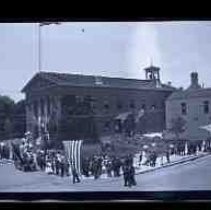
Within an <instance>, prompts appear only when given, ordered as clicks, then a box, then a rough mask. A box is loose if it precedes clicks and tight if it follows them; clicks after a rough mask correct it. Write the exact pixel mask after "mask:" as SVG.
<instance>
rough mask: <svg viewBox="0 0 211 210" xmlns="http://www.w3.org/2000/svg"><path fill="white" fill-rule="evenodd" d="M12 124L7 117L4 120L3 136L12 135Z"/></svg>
mask: <svg viewBox="0 0 211 210" xmlns="http://www.w3.org/2000/svg"><path fill="white" fill-rule="evenodd" d="M12 127H13V125H12V122H11V119H10V118H7V119H6V120H5V122H4V137H5V138H6V139H11V138H12V137H13V135H12V133H13V128H12Z"/></svg>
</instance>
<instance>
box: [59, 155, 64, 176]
mask: <svg viewBox="0 0 211 210" xmlns="http://www.w3.org/2000/svg"><path fill="white" fill-rule="evenodd" d="M60 168H61V177H64V172H65V158H64V156H63V155H62V156H61V162H60Z"/></svg>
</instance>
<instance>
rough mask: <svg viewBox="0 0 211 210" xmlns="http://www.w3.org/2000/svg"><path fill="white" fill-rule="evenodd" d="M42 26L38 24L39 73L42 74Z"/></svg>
mask: <svg viewBox="0 0 211 210" xmlns="http://www.w3.org/2000/svg"><path fill="white" fill-rule="evenodd" d="M41 44H42V43H41V25H40V23H38V71H39V72H40V71H41V69H42V60H41V59H42V55H41V53H42V51H41V50H42V49H41V47H42V46H41Z"/></svg>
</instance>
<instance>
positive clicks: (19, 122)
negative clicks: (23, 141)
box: [12, 100, 26, 138]
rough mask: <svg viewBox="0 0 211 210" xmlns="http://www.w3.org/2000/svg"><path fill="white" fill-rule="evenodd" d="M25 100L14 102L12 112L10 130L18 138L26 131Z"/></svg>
mask: <svg viewBox="0 0 211 210" xmlns="http://www.w3.org/2000/svg"><path fill="white" fill-rule="evenodd" d="M25 106H26V104H25V100H20V101H18V102H17V103H15V104H14V108H13V113H12V128H13V130H12V132H13V136H14V137H15V138H20V137H22V136H23V135H24V133H25V132H26V109H25Z"/></svg>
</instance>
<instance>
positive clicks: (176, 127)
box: [169, 117, 186, 139]
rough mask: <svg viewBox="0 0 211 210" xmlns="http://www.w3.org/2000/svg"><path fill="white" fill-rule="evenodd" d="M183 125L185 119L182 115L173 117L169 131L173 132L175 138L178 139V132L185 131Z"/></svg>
mask: <svg viewBox="0 0 211 210" xmlns="http://www.w3.org/2000/svg"><path fill="white" fill-rule="evenodd" d="M185 125H186V121H185V120H184V119H183V118H182V117H177V118H173V119H172V120H171V128H170V129H169V131H170V132H172V133H174V134H175V136H176V138H177V139H179V137H180V134H181V133H183V132H184V131H185Z"/></svg>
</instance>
